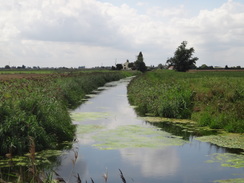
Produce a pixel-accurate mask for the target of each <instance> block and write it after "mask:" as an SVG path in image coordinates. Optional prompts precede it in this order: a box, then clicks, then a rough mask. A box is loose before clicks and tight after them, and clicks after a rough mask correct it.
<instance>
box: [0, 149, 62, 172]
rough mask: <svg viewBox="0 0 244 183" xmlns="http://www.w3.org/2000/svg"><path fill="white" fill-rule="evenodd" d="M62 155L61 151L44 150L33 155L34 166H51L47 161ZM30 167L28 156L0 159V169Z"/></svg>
mask: <svg viewBox="0 0 244 183" xmlns="http://www.w3.org/2000/svg"><path fill="white" fill-rule="evenodd" d="M62 153H63V151H61V150H45V151H41V152H37V153H35V160H34V165H44V164H45V165H51V164H52V162H51V161H50V160H49V159H50V158H52V157H57V156H60V155H61V154H62ZM29 165H31V160H30V154H29V153H27V154H25V156H14V157H13V158H11V159H0V168H7V167H12V166H22V167H26V166H29Z"/></svg>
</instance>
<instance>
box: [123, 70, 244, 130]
mask: <svg viewBox="0 0 244 183" xmlns="http://www.w3.org/2000/svg"><path fill="white" fill-rule="evenodd" d="M243 76H244V72H241V71H240V72H237V71H236V72H196V73H178V72H174V71H166V70H164V71H162V70H157V71H153V72H148V73H146V74H143V75H141V76H138V77H136V78H135V79H133V80H132V82H131V83H130V84H129V86H128V98H129V101H130V103H131V104H132V105H136V106H137V108H136V110H137V112H138V113H139V114H140V115H151V116H161V117H168V118H183V119H192V120H195V121H197V122H198V124H199V125H200V126H209V127H211V128H218V129H219V128H222V129H225V130H226V131H228V132H237V133H243V132H244V114H243V109H244V102H243V101H244V92H243V91H244V77H243ZM142 88H143V89H142Z"/></svg>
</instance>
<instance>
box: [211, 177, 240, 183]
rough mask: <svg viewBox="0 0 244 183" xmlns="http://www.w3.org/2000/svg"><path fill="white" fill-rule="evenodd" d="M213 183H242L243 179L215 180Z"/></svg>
mask: <svg viewBox="0 0 244 183" xmlns="http://www.w3.org/2000/svg"><path fill="white" fill-rule="evenodd" d="M214 182H216V183H244V178H237V179H227V180H216V181H214Z"/></svg>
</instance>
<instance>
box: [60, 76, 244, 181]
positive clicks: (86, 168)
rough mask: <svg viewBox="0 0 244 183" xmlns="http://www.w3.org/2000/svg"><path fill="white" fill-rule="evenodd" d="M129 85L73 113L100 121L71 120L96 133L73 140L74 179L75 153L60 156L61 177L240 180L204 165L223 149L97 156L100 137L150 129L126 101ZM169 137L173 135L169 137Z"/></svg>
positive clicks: (191, 145)
mask: <svg viewBox="0 0 244 183" xmlns="http://www.w3.org/2000/svg"><path fill="white" fill-rule="evenodd" d="M127 84H128V80H123V81H120V82H114V83H113V84H112V85H114V86H113V87H108V88H106V89H105V90H102V91H101V92H100V93H99V94H98V95H96V96H93V97H92V98H90V99H89V100H88V101H87V102H85V103H84V104H82V105H81V106H80V107H79V108H77V109H76V110H74V111H73V113H75V114H76V113H87V114H88V113H90V115H91V116H92V114H93V115H94V116H96V115H95V114H100V116H99V115H98V116H96V117H97V119H96V118H95V117H94V118H93V119H92V117H90V118H89V117H88V118H87V119H82V120H78V119H74V123H75V124H78V125H90V126H91V125H93V126H96V125H97V127H98V128H97V129H96V128H94V129H89V133H83V134H78V135H77V138H78V143H76V144H74V147H77V151H78V153H79V156H78V159H77V162H76V164H75V168H74V172H73V173H72V166H73V165H72V159H73V158H74V153H73V152H72V151H70V152H67V154H66V155H64V156H63V159H62V163H61V166H60V167H58V170H57V171H58V172H59V173H60V175H62V177H64V178H65V179H66V180H68V179H70V180H73V181H74V180H75V176H77V173H79V175H80V177H81V178H82V180H83V181H85V180H88V181H90V177H92V178H93V180H94V181H95V182H104V180H103V178H102V175H103V173H104V172H105V171H106V168H108V173H109V179H108V180H109V181H108V182H120V181H121V180H120V177H119V171H118V169H121V170H122V171H123V173H124V176H125V178H126V179H127V182H138V183H139V182H140V183H143V182H145V183H146V182H147V183H148V182H150V183H159V182H160V183H161V182H209V181H210V182H212V181H214V180H219V179H229V178H240V176H242V177H243V176H244V175H243V172H244V171H243V170H244V169H243V168H240V169H233V168H228V167H221V166H220V164H218V163H206V161H207V160H209V159H210V158H209V155H211V154H213V153H216V152H219V153H224V152H226V149H224V148H218V147H216V146H214V145H210V144H209V143H204V142H200V141H197V140H194V139H191V142H185V143H181V144H179V145H177V146H171V145H166V146H164V147H162V146H160V147H158V148H157V147H154V148H146V147H140V148H139V147H137V148H121V149H114V150H100V149H98V148H97V147H94V146H93V145H94V144H96V143H97V142H96V140H94V136H96V135H98V134H99V133H100V132H103V133H104V132H107V133H111V132H113V130H115V129H117V128H118V127H120V126H122V125H124V126H126V125H138V126H139V127H140V126H141V127H149V128H151V125H150V124H148V123H146V122H145V121H143V120H141V119H139V118H137V115H136V113H135V112H134V110H133V107H131V106H130V105H129V103H128V100H127V97H126V92H127V91H126V90H127V89H126V86H127ZM102 114H106V115H102ZM87 129H88V128H87ZM155 129H157V128H156V127H155ZM87 131H88V130H87ZM165 133H166V132H165ZM162 134H164V132H162ZM169 136H171V135H170V134H169ZM148 138H150V136H148ZM164 139H165V137H163V138H162V141H163V140H164ZM152 143H153V141H152ZM233 174H241V175H239V176H236V175H233ZM70 182H72V181H70Z"/></svg>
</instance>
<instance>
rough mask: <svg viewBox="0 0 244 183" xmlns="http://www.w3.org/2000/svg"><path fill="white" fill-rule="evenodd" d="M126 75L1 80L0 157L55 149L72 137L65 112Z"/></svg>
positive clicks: (65, 75) (65, 74) (127, 74)
mask: <svg viewBox="0 0 244 183" xmlns="http://www.w3.org/2000/svg"><path fill="white" fill-rule="evenodd" d="M129 75H132V73H129V72H88V73H83V72H77V73H55V74H48V75H43V76H40V77H33V78H18V79H8V80H1V79H0V139H1V144H0V154H2V155H4V154H6V153H9V154H10V155H12V154H23V153H25V152H28V150H29V145H30V141H31V140H30V139H33V140H34V143H35V150H37V151H39V150H43V149H47V148H56V147H57V146H58V145H59V144H60V143H61V142H63V141H70V140H72V139H73V138H74V132H75V126H74V125H72V122H71V118H70V115H69V112H68V109H70V108H74V107H76V106H77V105H79V104H80V103H81V100H82V98H84V96H85V95H86V94H88V93H90V92H91V91H92V90H94V89H96V88H97V87H99V86H103V85H104V84H105V83H106V82H109V81H114V80H119V79H120V78H123V77H126V76H129Z"/></svg>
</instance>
